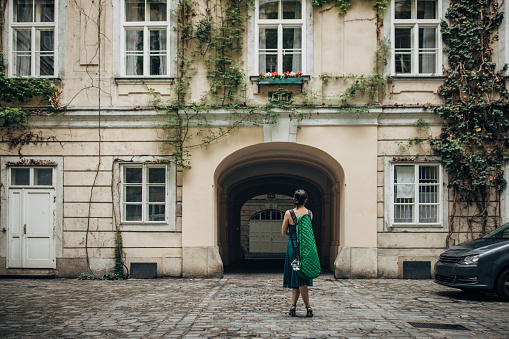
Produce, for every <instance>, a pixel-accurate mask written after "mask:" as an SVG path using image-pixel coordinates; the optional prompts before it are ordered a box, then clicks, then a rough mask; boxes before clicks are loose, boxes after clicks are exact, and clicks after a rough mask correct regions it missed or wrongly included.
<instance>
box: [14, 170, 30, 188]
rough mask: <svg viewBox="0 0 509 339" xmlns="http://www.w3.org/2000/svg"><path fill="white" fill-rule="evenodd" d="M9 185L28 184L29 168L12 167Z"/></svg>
mask: <svg viewBox="0 0 509 339" xmlns="http://www.w3.org/2000/svg"><path fill="white" fill-rule="evenodd" d="M11 185H24V186H27V185H30V169H29V168H12V169H11Z"/></svg>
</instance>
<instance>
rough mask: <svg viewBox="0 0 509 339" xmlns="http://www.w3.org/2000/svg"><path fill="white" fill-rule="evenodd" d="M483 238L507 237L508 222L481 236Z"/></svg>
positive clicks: (508, 236) (508, 235) (508, 234)
mask: <svg viewBox="0 0 509 339" xmlns="http://www.w3.org/2000/svg"><path fill="white" fill-rule="evenodd" d="M483 238H484V239H509V223H507V224H504V225H502V226H500V227H499V228H497V229H495V230H493V231H492V232H491V233H489V234H486V235H485V236H483Z"/></svg>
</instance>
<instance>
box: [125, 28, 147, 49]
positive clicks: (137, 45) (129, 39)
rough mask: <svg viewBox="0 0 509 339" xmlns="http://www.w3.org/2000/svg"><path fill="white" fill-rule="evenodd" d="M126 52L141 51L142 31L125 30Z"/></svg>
mask: <svg viewBox="0 0 509 339" xmlns="http://www.w3.org/2000/svg"><path fill="white" fill-rule="evenodd" d="M125 46H126V51H128V52H131V51H143V30H126V32H125Z"/></svg>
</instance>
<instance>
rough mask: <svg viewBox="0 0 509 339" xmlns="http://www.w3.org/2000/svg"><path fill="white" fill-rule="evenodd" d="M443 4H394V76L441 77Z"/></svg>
mask: <svg viewBox="0 0 509 339" xmlns="http://www.w3.org/2000/svg"><path fill="white" fill-rule="evenodd" d="M441 14H442V0H394V1H393V4H392V27H393V29H392V36H391V45H392V60H393V62H392V65H391V67H392V74H396V75H437V74H440V73H441V68H442V66H441V62H440V60H441V38H440V18H441Z"/></svg>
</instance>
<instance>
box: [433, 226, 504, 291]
mask: <svg viewBox="0 0 509 339" xmlns="http://www.w3.org/2000/svg"><path fill="white" fill-rule="evenodd" d="M435 282H436V283H437V284H440V285H445V286H449V287H454V288H459V289H462V290H464V291H494V292H496V293H497V295H498V296H499V298H500V299H502V300H504V301H509V223H507V224H504V225H502V226H500V227H498V228H497V229H495V230H494V231H493V232H491V233H489V234H486V235H485V236H483V237H481V238H479V239H476V240H474V241H470V242H466V243H463V244H460V245H456V246H453V247H451V248H449V249H447V250H445V251H444V252H443V253H442V254H441V255H440V257H439V259H438V261H437V262H436V264H435Z"/></svg>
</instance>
